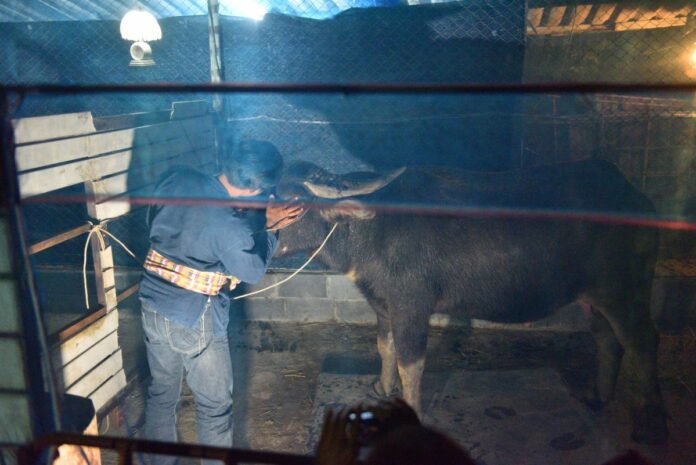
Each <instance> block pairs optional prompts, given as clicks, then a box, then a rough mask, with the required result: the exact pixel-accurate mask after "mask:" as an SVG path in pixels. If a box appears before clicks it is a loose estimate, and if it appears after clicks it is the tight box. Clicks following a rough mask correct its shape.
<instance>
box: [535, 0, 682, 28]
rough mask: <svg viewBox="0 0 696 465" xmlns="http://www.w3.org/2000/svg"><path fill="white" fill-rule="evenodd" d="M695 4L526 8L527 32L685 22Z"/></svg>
mask: <svg viewBox="0 0 696 465" xmlns="http://www.w3.org/2000/svg"><path fill="white" fill-rule="evenodd" d="M694 15H696V8H694V7H691V6H684V7H682V8H679V9H672V10H668V9H666V8H664V7H661V6H660V5H659V2H655V5H653V6H645V5H640V6H639V5H630V4H621V3H591V2H590V3H588V4H580V5H557V6H546V7H536V8H529V9H528V10H527V34H528V35H551V34H553V35H564V34H573V33H579V32H588V31H630V30H642V29H657V28H665V27H681V26H685V25H686V24H687V22H688V20H689V18H690V17H693V16H694Z"/></svg>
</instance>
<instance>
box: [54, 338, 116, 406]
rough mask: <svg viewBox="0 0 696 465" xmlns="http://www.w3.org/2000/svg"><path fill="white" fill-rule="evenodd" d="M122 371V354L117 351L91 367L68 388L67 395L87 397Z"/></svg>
mask: <svg viewBox="0 0 696 465" xmlns="http://www.w3.org/2000/svg"><path fill="white" fill-rule="evenodd" d="M103 355H104V354H103ZM122 369H123V354H122V353H121V349H118V351H116V352H115V353H113V354H111V355H108V356H107V357H106V358H105V359H102V360H100V363H99V364H98V365H97V366H95V367H92V369H91V370H90V371H89V373H87V374H86V375H85V376H84V377H82V378H81V379H80V380H79V381H77V382H76V383H74V384H73V385H72V386H69V387H68V389H67V393H68V394H74V395H76V396H81V397H87V396H89V395H90V394H92V393H93V392H94V391H96V390H97V389H98V388H99V386H101V385H102V384H104V383H105V382H106V381H107V380H108V379H110V378H111V377H112V376H114V375H115V374H116V373H118V372H119V370H122Z"/></svg>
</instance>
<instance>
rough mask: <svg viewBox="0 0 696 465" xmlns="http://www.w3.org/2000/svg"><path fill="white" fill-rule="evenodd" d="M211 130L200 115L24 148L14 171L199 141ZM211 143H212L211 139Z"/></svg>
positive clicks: (19, 150) (209, 119) (209, 120)
mask: <svg viewBox="0 0 696 465" xmlns="http://www.w3.org/2000/svg"><path fill="white" fill-rule="evenodd" d="M211 131H212V117H211V116H202V117H198V118H192V119H182V120H176V121H167V122H166V123H159V124H152V125H150V126H142V127H137V128H128V129H121V130H118V131H106V132H97V133H93V134H88V135H81V136H78V137H69V138H65V139H59V140H52V141H48V142H40V143H36V144H30V145H24V146H20V147H17V149H16V151H15V158H16V160H17V170H18V171H19V172H23V171H26V170H32V169H37V168H41V167H44V166H48V165H55V164H61V163H66V162H70V161H73V160H80V159H83V158H90V157H96V156H99V155H103V154H106V153H111V152H117V151H125V150H127V149H130V148H133V147H145V146H148V145H157V144H161V143H163V142H166V141H170V140H176V139H182V138H184V139H186V138H190V137H194V138H199V137H202V136H201V135H199V134H200V133H209V132H211ZM210 141H211V142H210V143H211V144H212V138H211V139H210Z"/></svg>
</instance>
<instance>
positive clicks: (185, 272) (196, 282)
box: [143, 249, 239, 295]
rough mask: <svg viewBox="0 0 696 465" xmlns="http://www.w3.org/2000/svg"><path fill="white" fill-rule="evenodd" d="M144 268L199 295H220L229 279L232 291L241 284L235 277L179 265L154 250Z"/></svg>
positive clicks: (146, 260) (149, 253)
mask: <svg viewBox="0 0 696 465" xmlns="http://www.w3.org/2000/svg"><path fill="white" fill-rule="evenodd" d="M143 266H144V267H145V269H146V270H148V271H151V272H153V273H155V274H156V275H158V276H160V277H161V278H163V279H165V280H166V281H169V282H170V283H172V284H174V285H176V286H179V287H182V288H184V289H188V290H189V291H193V292H198V293H199V294H205V295H218V294H219V293H220V289H222V286H224V285H225V283H226V282H227V280H228V279H229V280H230V290H231V289H234V288H235V287H236V286H237V284H238V283H239V279H237V278H235V277H234V276H226V275H224V274H222V273H218V272H212V271H199V270H196V269H195V268H189V267H188V266H184V265H179V264H178V263H174V262H173V261H171V260H169V259H168V258H166V257H164V256H162V255H161V254H160V253H158V252H156V251H155V250H153V249H150V251H149V252H148V253H147V257H146V258H145V264H144V265H143Z"/></svg>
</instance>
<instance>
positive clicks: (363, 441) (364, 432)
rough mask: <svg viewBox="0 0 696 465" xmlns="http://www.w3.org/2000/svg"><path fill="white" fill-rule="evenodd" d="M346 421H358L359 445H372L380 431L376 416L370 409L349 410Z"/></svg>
mask: <svg viewBox="0 0 696 465" xmlns="http://www.w3.org/2000/svg"><path fill="white" fill-rule="evenodd" d="M348 421H350V422H358V423H359V425H360V427H359V428H358V437H357V441H358V443H359V444H360V445H361V446H370V445H372V443H373V442H374V441H375V439H377V437H378V436H379V435H380V433H381V432H382V431H381V425H380V424H379V421H378V420H377V417H376V416H375V414H374V413H373V412H371V411H370V410H363V411H361V412H351V413H349V414H348Z"/></svg>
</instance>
